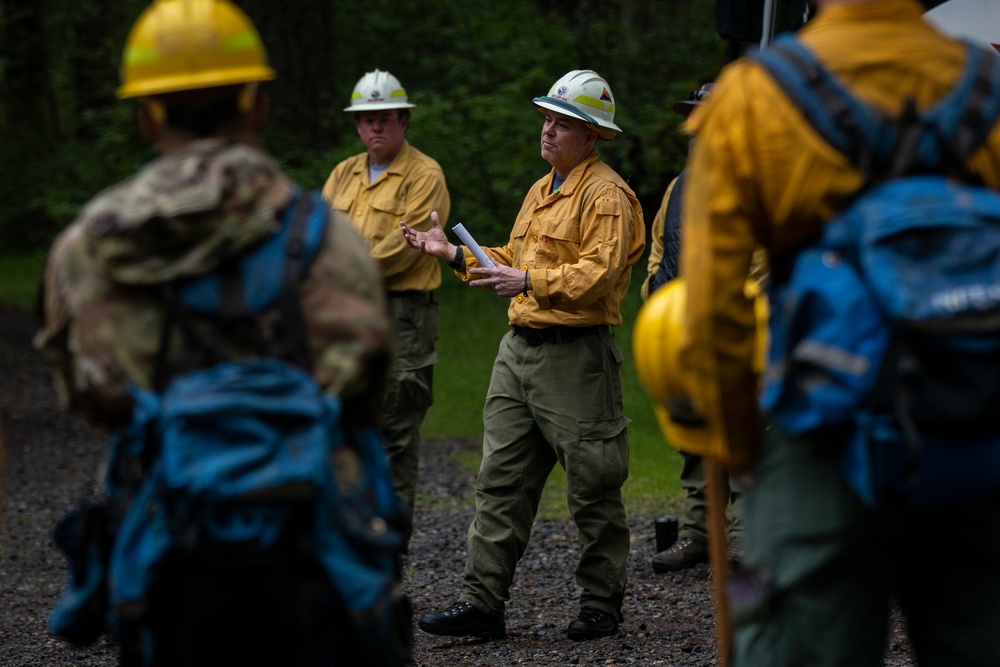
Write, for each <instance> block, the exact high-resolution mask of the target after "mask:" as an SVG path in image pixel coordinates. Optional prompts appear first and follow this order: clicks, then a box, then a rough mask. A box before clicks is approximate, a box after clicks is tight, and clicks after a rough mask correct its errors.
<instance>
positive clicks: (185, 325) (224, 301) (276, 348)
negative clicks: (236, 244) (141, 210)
mask: <svg viewBox="0 0 1000 667" xmlns="http://www.w3.org/2000/svg"><path fill="white" fill-rule="evenodd" d="M329 220H330V215H329V208H328V207H327V206H326V205H325V204H324V203H323V202H322V200H321V198H320V194H319V193H318V192H313V191H309V192H304V191H302V190H301V189H300V188H296V190H295V193H294V194H293V196H292V198H291V200H289V203H288V205H287V206H286V207H285V211H284V213H283V215H282V219H281V224H280V227H279V229H278V231H277V233H276V234H274V235H273V236H271V237H269V238H268V239H266V240H265V241H263V242H262V243H261V244H259V245H258V246H256V247H255V248H253V249H252V250H251V251H249V252H248V253H246V254H243V255H239V256H236V257H234V258H231V259H230V260H227V261H225V262H223V263H222V264H221V265H220V266H219V267H218V268H217V269H216V270H214V271H212V272H210V273H207V274H204V275H201V276H197V277H194V278H190V279H187V280H183V281H178V282H175V283H168V284H165V285H162V286H161V289H160V294H161V298H162V299H163V300H164V302H165V303H166V305H167V308H166V316H165V317H164V323H163V328H162V330H161V334H160V349H159V351H158V353H157V359H156V365H155V368H154V374H153V386H154V388H156V389H157V390H162V389H163V388H164V387H165V386H166V384H167V382H168V381H169V379H170V377H172V376H173V375H175V374H177V373H183V372H188V371H190V370H194V369H196V368H205V367H208V366H211V365H214V364H217V363H220V362H222V361H224V360H226V359H228V358H229V357H230V356H231V354H230V352H229V350H230V349H231V347H232V345H231V344H230V341H232V340H236V341H238V342H239V344H240V345H243V346H245V347H248V348H250V349H254V350H257V351H258V352H259V353H261V354H263V355H264V356H269V357H276V358H279V359H283V360H284V361H287V362H289V363H292V364H294V365H296V366H299V367H300V368H302V369H304V370H306V371H311V370H312V359H311V356H312V355H311V354H310V352H309V344H308V340H307V337H306V332H305V324H304V320H303V317H302V312H301V307H300V304H299V294H298V285H299V283H300V282H301V281H302V278H303V277H304V275H305V272H306V271H307V269H308V267H309V266H310V265H311V263H312V260H313V259H315V257H316V255H317V254H318V253H319V249H320V247H321V245H322V243H323V239H324V238H325V235H326V228H327V225H328V224H329ZM274 306H277V307H278V308H280V310H281V315H282V317H281V321H280V323H279V328H278V329H276V330H275V333H274V336H273V337H265V336H264V335H263V334H262V333H261V332H260V330H259V328H258V327H257V326H256V322H255V320H256V318H257V317H258V316H259V315H260V314H261V313H263V312H264V311H265V310H267V309H268V308H271V307H274ZM198 320H210V321H212V322H213V323H214V325H215V326H213V327H210V328H208V329H206V328H205V327H201V326H199V325H198V324H197V322H198ZM175 326H177V327H179V328H180V330H181V332H182V333H183V335H184V337H185V340H186V341H187V343H188V345H189V347H190V348H191V351H190V353H188V354H186V355H185V356H184V358H182V359H178V360H175V361H174V362H171V360H170V359H169V356H170V355H169V349H168V348H169V344H168V343H169V340H170V335H171V332H172V331H173V329H174V327H175Z"/></svg>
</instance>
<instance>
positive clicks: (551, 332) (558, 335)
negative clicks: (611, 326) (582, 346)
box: [514, 324, 608, 347]
mask: <svg viewBox="0 0 1000 667" xmlns="http://www.w3.org/2000/svg"><path fill="white" fill-rule="evenodd" d="M607 330H608V325H606V324H595V325H594V326H591V327H567V326H562V325H559V326H554V327H548V328H547V329H529V328H527V327H519V326H514V333H515V334H517V335H518V336H520V337H521V338H523V339H524V342H525V343H527V344H528V345H530V346H532V347H534V346H536V345H541V344H542V343H569V342H571V341H573V340H575V339H577V338H580V337H581V336H597V335H599V334H600V333H601V331H607Z"/></svg>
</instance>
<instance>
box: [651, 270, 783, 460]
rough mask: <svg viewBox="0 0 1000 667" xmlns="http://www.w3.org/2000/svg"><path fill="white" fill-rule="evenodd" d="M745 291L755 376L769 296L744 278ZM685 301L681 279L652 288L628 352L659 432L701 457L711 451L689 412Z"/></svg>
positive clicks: (762, 355) (760, 361) (761, 362)
mask: <svg viewBox="0 0 1000 667" xmlns="http://www.w3.org/2000/svg"><path fill="white" fill-rule="evenodd" d="M744 292H745V294H746V296H747V298H748V299H752V300H753V302H754V318H755V320H756V326H757V335H756V344H755V350H754V359H753V364H754V371H756V372H757V374H758V375H759V374H760V373H761V371H762V370H763V367H764V363H765V358H766V355H767V320H768V304H767V298H766V297H765V296H764V295H763V294H762V293H761V290H760V288H759V286H758V284H757V282H756V281H755V280H748V281H747V283H746V286H745V289H744ZM686 302H687V286H686V284H685V282H684V279H683V278H675V279H674V280H671V281H670V282H668V283H667V284H665V285H664V286H663V287H661V288H660V289H658V290H656V291H655V292H653V294H652V295H651V296H650V297H649V299H648V300H647V301H646V303H645V304H643V307H642V309H641V310H640V311H639V315H638V316H637V317H636V320H635V326H634V328H633V333H632V351H633V355H634V357H635V364H636V368H637V371H638V374H639V381H640V382H641V383H642V386H643V387H644V388H645V389H646V392H647V393H648V394H649V395H650V397H651V398H652V399H653V404H654V405H653V409H654V411H655V413H656V420H657V423H658V424H659V426H660V430H661V431H662V432H663V436H664V437H665V438H666V439H667V441H668V442H669V443H670V444H671V445H673V446H674V447H676V448H678V449H681V450H684V451H686V452H690V453H692V454H702V455H704V454H707V453H709V452H710V451H712V448H711V443H709V442H708V441H707V439H708V438H709V436H710V435H711V434H710V432H709V429H707V428H705V426H704V424H699V423H698V422H697V418H698V416H697V415H695V414H693V407H692V406H691V402H690V396H691V391H690V390H689V389H688V388H687V386H686V385H685V380H686V378H685V374H684V368H683V364H682V360H681V335H682V331H683V320H684V309H685V307H686V306H685V304H686ZM668 408H669V409H668ZM678 408H687V409H688V410H690V411H691V413H687V414H685V413H684V411H683V410H680V411H679V410H678Z"/></svg>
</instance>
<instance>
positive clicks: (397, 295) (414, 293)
mask: <svg viewBox="0 0 1000 667" xmlns="http://www.w3.org/2000/svg"><path fill="white" fill-rule="evenodd" d="M386 294H387V295H388V296H389V298H390V299H401V298H405V297H420V298H422V299H427V300H428V301H433V300H434V292H424V291H421V290H418V289H406V290H395V291H394V290H389V291H388V292H386Z"/></svg>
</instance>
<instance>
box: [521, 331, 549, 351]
mask: <svg viewBox="0 0 1000 667" xmlns="http://www.w3.org/2000/svg"><path fill="white" fill-rule="evenodd" d="M521 332H522V333H521V335H522V337H523V338H524V342H525V343H527V344H528V346H529V347H536V346H538V345H541V344H542V343H544V342H545V337H544V336H542V332H541V331H538V330H537V329H522V330H521Z"/></svg>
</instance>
